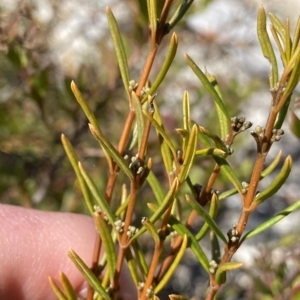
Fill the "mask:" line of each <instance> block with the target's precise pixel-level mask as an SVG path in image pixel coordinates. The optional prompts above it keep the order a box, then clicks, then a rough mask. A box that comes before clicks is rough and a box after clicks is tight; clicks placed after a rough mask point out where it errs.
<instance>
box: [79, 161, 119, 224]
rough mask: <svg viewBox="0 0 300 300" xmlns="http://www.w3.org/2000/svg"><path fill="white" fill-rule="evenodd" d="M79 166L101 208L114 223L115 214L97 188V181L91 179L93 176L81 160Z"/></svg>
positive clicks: (111, 222)
mask: <svg viewBox="0 0 300 300" xmlns="http://www.w3.org/2000/svg"><path fill="white" fill-rule="evenodd" d="M78 166H79V170H80V172H81V174H82V176H83V178H84V180H85V182H86V184H87V186H88V188H89V189H90V191H91V193H92V195H93V196H94V198H95V200H96V201H97V203H98V205H99V206H100V208H101V210H103V212H104V213H105V214H106V216H107V218H108V220H109V222H110V224H112V225H113V224H114V221H115V219H114V217H113V214H112V213H111V211H110V208H109V206H108V204H107V202H106V201H105V199H103V198H102V197H101V196H100V194H99V192H98V190H97V188H96V185H95V183H94V182H93V180H92V179H91V177H90V176H89V175H88V174H87V172H86V171H85V170H84V168H83V166H82V164H81V163H80V162H79V163H78Z"/></svg>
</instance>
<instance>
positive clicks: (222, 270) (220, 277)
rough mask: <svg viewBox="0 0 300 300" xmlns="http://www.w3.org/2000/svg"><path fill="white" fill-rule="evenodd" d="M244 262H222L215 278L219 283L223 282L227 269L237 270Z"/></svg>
mask: <svg viewBox="0 0 300 300" xmlns="http://www.w3.org/2000/svg"><path fill="white" fill-rule="evenodd" d="M242 265H243V264H242V263H240V262H226V263H224V264H222V265H221V266H220V267H219V268H218V269H217V272H216V276H215V280H216V282H217V283H218V284H222V283H224V282H223V278H225V276H224V273H226V271H232V270H236V269H239V268H240V267H241V266H242Z"/></svg>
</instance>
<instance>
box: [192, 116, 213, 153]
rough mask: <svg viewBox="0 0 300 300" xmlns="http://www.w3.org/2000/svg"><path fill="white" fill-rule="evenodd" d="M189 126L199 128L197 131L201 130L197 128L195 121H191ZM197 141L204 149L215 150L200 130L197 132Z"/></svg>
mask: <svg viewBox="0 0 300 300" xmlns="http://www.w3.org/2000/svg"><path fill="white" fill-rule="evenodd" d="M191 124H192V125H194V124H196V125H197V126H198V127H199V129H200V128H203V127H201V126H199V125H198V124H197V123H196V122H195V121H191ZM198 139H199V141H200V143H201V144H202V145H203V146H204V147H205V148H215V143H214V142H213V141H212V140H211V139H210V138H209V137H208V136H207V135H205V134H204V133H203V132H202V131H201V130H198Z"/></svg>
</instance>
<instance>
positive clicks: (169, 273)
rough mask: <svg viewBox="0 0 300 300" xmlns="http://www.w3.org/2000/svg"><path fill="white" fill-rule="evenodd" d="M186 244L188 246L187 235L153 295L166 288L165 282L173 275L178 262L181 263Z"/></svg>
mask: <svg viewBox="0 0 300 300" xmlns="http://www.w3.org/2000/svg"><path fill="white" fill-rule="evenodd" d="M187 244H188V237H187V235H184V236H183V240H182V244H181V247H180V249H179V251H178V253H177V254H176V257H175V259H174V261H173V263H172V264H171V266H170V267H169V269H168V271H167V272H166V273H165V275H164V277H163V278H162V279H161V280H160V281H159V283H158V284H157V286H156V287H155V289H154V293H155V294H157V293H158V292H160V291H161V290H162V289H163V288H164V287H165V286H166V284H167V282H168V281H169V280H170V278H171V276H172V275H173V274H174V272H175V270H176V268H177V266H178V264H179V262H180V261H181V259H182V257H183V255H184V253H185V250H186V247H187Z"/></svg>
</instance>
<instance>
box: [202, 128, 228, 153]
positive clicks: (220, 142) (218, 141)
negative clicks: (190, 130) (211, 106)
mask: <svg viewBox="0 0 300 300" xmlns="http://www.w3.org/2000/svg"><path fill="white" fill-rule="evenodd" d="M199 129H200V131H201V133H203V134H204V135H206V136H208V137H209V138H210V139H212V140H213V141H214V143H215V145H216V147H217V148H219V149H221V150H222V151H224V152H225V153H226V156H227V155H228V154H229V153H228V148H227V147H226V144H225V143H224V141H223V140H222V139H221V138H220V137H219V136H217V135H216V134H213V133H212V132H210V131H209V130H207V129H206V128H204V127H202V126H199Z"/></svg>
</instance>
